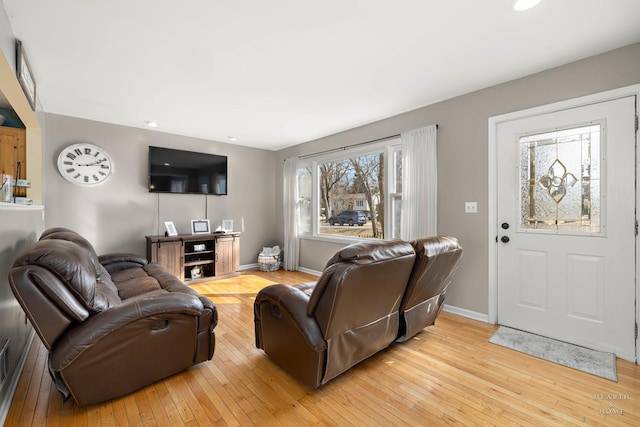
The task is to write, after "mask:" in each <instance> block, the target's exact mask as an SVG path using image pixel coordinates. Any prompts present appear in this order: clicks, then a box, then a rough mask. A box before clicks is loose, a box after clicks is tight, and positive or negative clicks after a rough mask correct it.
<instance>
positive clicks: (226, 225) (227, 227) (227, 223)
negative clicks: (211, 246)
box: [220, 219, 233, 233]
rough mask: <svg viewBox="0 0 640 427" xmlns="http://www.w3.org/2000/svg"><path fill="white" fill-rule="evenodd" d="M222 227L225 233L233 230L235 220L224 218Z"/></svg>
mask: <svg viewBox="0 0 640 427" xmlns="http://www.w3.org/2000/svg"><path fill="white" fill-rule="evenodd" d="M220 229H221V230H222V231H224V232H225V233H230V232H232V231H233V220H232V219H223V220H222V225H221V226H220Z"/></svg>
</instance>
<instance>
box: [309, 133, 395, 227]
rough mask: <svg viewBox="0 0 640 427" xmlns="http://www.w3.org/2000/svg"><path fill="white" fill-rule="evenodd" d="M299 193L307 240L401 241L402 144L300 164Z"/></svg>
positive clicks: (391, 141)
mask: <svg viewBox="0 0 640 427" xmlns="http://www.w3.org/2000/svg"><path fill="white" fill-rule="evenodd" d="M298 189H299V196H300V200H301V206H300V208H301V209H300V224H301V228H300V231H301V233H302V234H303V235H306V236H312V237H314V238H318V239H326V240H354V239H391V238H397V237H400V219H401V213H402V209H401V208H402V150H401V143H400V139H399V138H393V139H387V140H384V141H382V142H378V143H372V144H366V145H363V146H358V147H355V148H350V149H345V150H340V151H339V152H333V153H329V154H324V155H318V156H314V157H307V158H304V159H301V160H299V163H298Z"/></svg>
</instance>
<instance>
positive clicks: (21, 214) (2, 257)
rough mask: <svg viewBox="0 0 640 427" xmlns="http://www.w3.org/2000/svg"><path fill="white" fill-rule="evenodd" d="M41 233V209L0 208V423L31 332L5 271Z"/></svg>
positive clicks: (8, 402)
mask: <svg viewBox="0 0 640 427" xmlns="http://www.w3.org/2000/svg"><path fill="white" fill-rule="evenodd" d="M43 230H44V218H43V209H42V207H41V206H40V207H24V206H15V205H14V206H7V205H6V204H5V205H0V236H2V237H1V238H0V349H1V348H2V347H3V346H4V345H5V343H7V342H8V343H9V345H8V347H9V371H8V373H7V377H6V378H5V380H4V381H3V382H2V383H1V384H0V424H2V423H3V420H4V419H5V418H6V415H7V412H8V410H9V406H10V404H11V398H12V397H13V390H14V389H15V386H16V384H17V382H18V377H19V376H20V372H21V370H20V369H18V368H20V366H21V362H23V359H24V358H25V357H26V355H27V353H26V350H27V344H28V338H29V337H30V333H31V332H32V331H33V328H32V327H31V324H30V323H27V320H26V316H25V314H24V312H23V311H22V308H21V307H20V305H19V304H18V301H17V300H16V299H15V297H14V296H13V293H12V292H11V288H10V287H9V280H8V276H9V270H10V268H11V265H12V264H13V260H14V259H15V257H16V255H17V254H19V253H20V252H22V251H24V250H25V249H26V248H27V247H28V246H30V245H31V244H33V243H34V242H35V241H36V240H37V239H38V237H39V236H40V234H41V233H42V231H43Z"/></svg>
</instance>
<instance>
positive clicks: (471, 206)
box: [464, 202, 478, 213]
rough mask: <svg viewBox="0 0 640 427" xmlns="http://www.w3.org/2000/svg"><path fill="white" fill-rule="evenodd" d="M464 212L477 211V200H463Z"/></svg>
mask: <svg viewBox="0 0 640 427" xmlns="http://www.w3.org/2000/svg"><path fill="white" fill-rule="evenodd" d="M464 213H478V202H464Z"/></svg>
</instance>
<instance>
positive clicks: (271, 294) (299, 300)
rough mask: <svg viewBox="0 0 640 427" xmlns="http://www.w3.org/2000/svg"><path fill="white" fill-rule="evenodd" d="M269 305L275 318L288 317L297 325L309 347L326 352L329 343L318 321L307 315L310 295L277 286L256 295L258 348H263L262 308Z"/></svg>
mask: <svg viewBox="0 0 640 427" xmlns="http://www.w3.org/2000/svg"><path fill="white" fill-rule="evenodd" d="M264 303H269V304H271V306H272V309H271V310H272V312H271V314H272V315H273V316H274V317H288V318H289V320H290V321H291V323H292V324H294V325H296V327H297V330H298V333H299V334H300V335H302V336H303V337H304V338H305V340H306V341H307V343H308V345H309V347H310V348H311V349H313V350H314V351H316V352H322V351H324V350H326V348H327V343H326V341H325V340H324V337H323V336H322V331H321V330H320V327H319V326H318V323H317V322H316V319H315V318H313V317H310V316H308V315H307V304H308V303H309V295H307V294H306V293H305V292H303V291H301V290H300V289H297V288H295V287H293V286H288V285H282V284H276V285H271V286H267V287H266V288H264V289H262V290H261V291H260V292H259V293H258V295H256V299H255V303H254V310H255V317H254V318H255V323H256V346H257V347H258V348H263V347H262V343H261V336H260V335H261V332H260V331H259V329H260V320H261V314H260V306H261V305H262V304H264Z"/></svg>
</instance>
